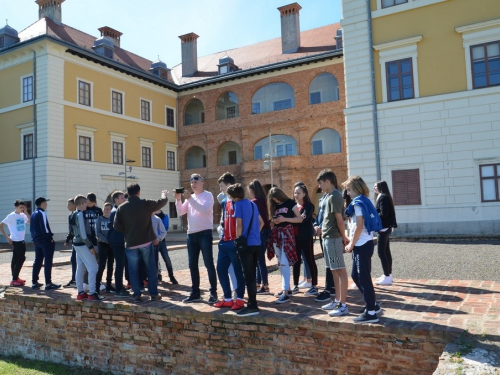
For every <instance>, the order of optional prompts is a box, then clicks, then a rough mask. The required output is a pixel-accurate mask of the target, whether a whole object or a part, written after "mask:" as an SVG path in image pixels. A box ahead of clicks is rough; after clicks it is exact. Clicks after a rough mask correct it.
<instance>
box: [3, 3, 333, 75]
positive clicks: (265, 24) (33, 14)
mask: <svg viewBox="0 0 500 375" xmlns="http://www.w3.org/2000/svg"><path fill="white" fill-rule="evenodd" d="M297 2H298V3H299V4H300V6H302V9H301V11H300V28H301V30H309V29H314V28H317V27H320V26H324V25H328V24H332V23H337V22H339V21H340V17H341V9H340V0H297ZM290 3H291V1H290V0H251V1H249V0H184V1H177V0H66V1H65V2H64V3H63V4H62V22H63V23H64V24H66V25H69V26H71V27H74V28H75V29H78V30H81V31H83V32H86V33H88V34H90V35H94V36H95V37H99V36H100V32H99V31H98V30H97V29H98V28H100V27H102V26H109V27H111V28H113V29H115V30H118V31H120V32H122V33H123V35H122V37H121V47H122V48H124V49H126V50H128V51H131V52H133V53H135V54H137V55H139V56H142V57H144V58H147V59H149V60H153V61H154V60H157V59H158V56H159V57H160V60H162V61H164V62H165V63H167V66H168V67H169V68H172V67H174V66H175V65H178V64H179V63H180V62H181V42H180V39H179V38H178V36H179V35H183V34H187V33H190V32H194V33H196V34H197V35H199V38H198V56H199V57H200V56H205V55H209V54H212V53H216V52H223V51H228V50H230V49H232V48H236V47H241V46H246V45H250V44H254V43H258V42H261V41H264V40H269V39H273V38H278V37H279V36H280V33H281V24H280V14H279V11H278V10H277V8H278V7H281V6H283V5H287V4H290ZM208 5H210V6H208ZM5 20H8V24H9V26H11V27H13V28H14V29H16V30H17V31H18V32H20V31H21V30H23V29H25V28H26V27H28V26H29V25H31V24H32V23H34V22H36V21H37V20H38V5H37V4H36V3H35V0H0V25H1V26H0V28H1V27H3V25H4V24H5V22H6V21H5Z"/></svg>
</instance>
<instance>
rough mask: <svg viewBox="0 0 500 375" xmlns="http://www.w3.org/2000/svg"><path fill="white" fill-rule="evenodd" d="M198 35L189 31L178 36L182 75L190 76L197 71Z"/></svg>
mask: <svg viewBox="0 0 500 375" xmlns="http://www.w3.org/2000/svg"><path fill="white" fill-rule="evenodd" d="M198 38H199V36H198V35H196V34H195V33H189V34H185V35H181V36H179V39H180V40H181V51H182V76H183V77H192V76H193V75H194V74H195V73H196V72H197V71H198V52H197V43H196V39H198Z"/></svg>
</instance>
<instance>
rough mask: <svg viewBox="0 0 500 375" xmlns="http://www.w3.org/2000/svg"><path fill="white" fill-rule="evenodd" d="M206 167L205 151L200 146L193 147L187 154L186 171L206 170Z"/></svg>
mask: <svg viewBox="0 0 500 375" xmlns="http://www.w3.org/2000/svg"><path fill="white" fill-rule="evenodd" d="M206 166H207V158H206V156H205V150H203V149H202V148H201V147H198V146H194V147H191V148H190V149H189V150H188V151H187V153H186V169H195V168H205V167H206Z"/></svg>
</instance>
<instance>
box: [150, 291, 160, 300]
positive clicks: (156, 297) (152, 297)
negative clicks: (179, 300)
mask: <svg viewBox="0 0 500 375" xmlns="http://www.w3.org/2000/svg"><path fill="white" fill-rule="evenodd" d="M150 298H151V301H160V300H161V294H159V293H158V294H157V295H156V296H151V297H150Z"/></svg>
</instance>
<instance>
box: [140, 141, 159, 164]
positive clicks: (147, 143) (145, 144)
mask: <svg viewBox="0 0 500 375" xmlns="http://www.w3.org/2000/svg"><path fill="white" fill-rule="evenodd" d="M139 141H140V150H141V153H140V154H141V167H144V165H143V164H142V148H143V147H149V148H150V149H151V167H144V168H148V169H153V167H154V160H153V155H154V148H153V143H155V140H154V139H148V138H140V137H139Z"/></svg>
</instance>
